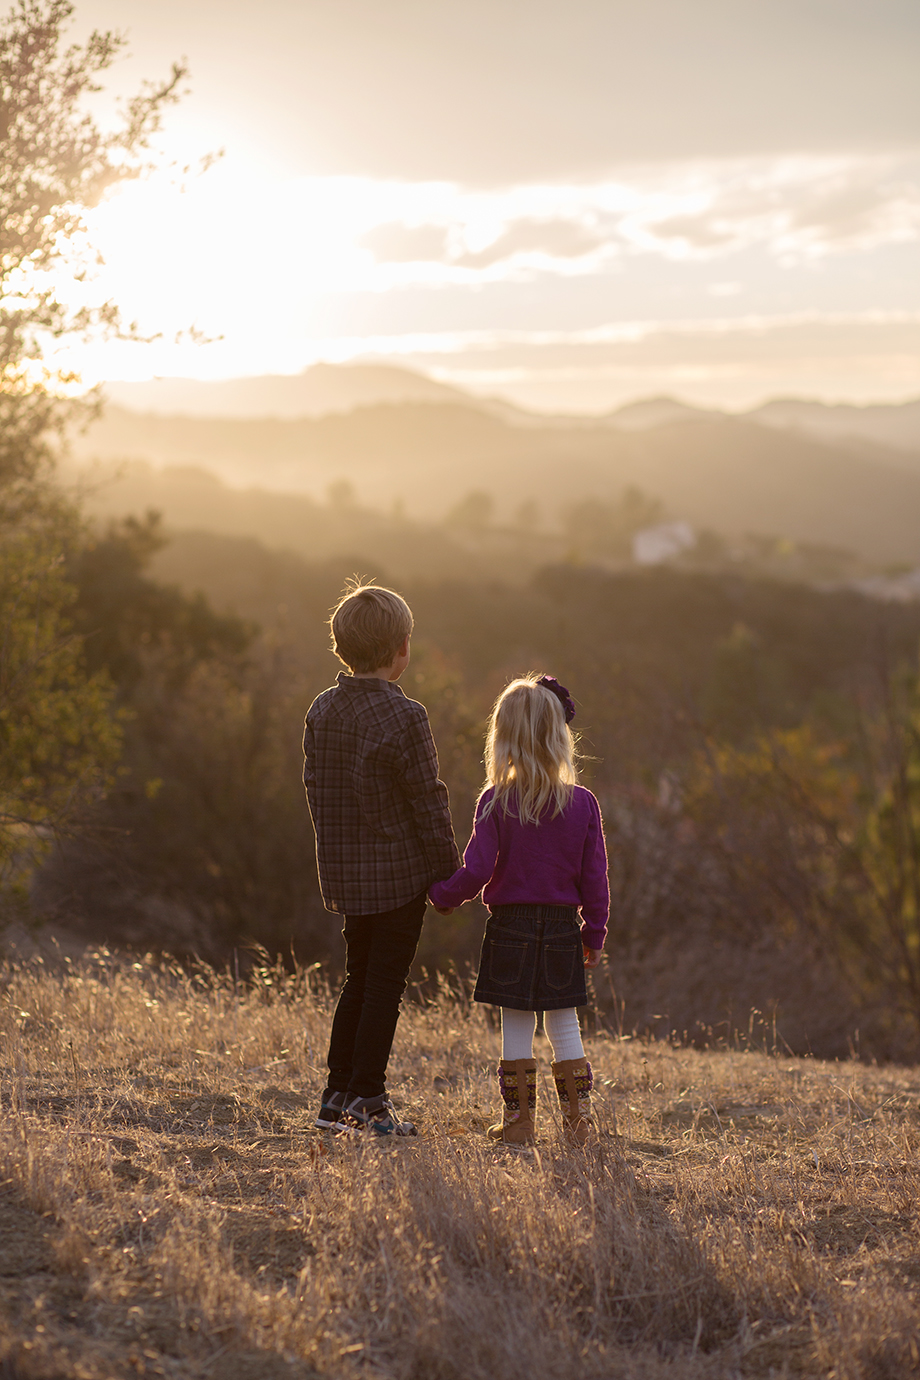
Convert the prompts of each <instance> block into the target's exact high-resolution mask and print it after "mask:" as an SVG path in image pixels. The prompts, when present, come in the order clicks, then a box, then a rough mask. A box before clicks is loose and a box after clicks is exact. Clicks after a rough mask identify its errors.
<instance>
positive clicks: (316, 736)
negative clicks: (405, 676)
mask: <svg viewBox="0 0 920 1380" xmlns="http://www.w3.org/2000/svg"><path fill="white" fill-rule="evenodd" d="M303 752H304V768H303V779H304V785H305V786H306V788H307V800H308V801H309V805H310V813H311V815H312V816H313V828H314V830H315V832H316V862H317V867H318V869H319V884H320V887H321V888H322V893H323V901H324V902H325V905H326V909H327V910H332V911H338V912H340V913H343V914H350V915H376V914H378V913H379V912H380V911H385V910H395V909H396V907H397V906H402V905H405V903H406V902H407V901H411V900H412V899H413V897H415V896H418V895H419V894H420V893H421V892H423V891H427V889H428V887H429V886H430V884H431V883H432V882H435V881H440V880H441V879H442V878H444V877H450V876H452V875H453V873H454V872H455V871H456V870H457V868H458V867H459V866H460V855H459V853H458V851H457V844H456V842H455V840H454V832H453V829H452V827H451V822H450V807H449V802H448V796H447V787H446V786H445V785H444V783H443V781H439V780H438V754H437V752H436V750H435V746H434V740H433V739H432V736H431V726H430V725H429V723H428V715H427V714H426V713H425V709H424V706H423V705H420V704H417V703H416V701H415V700H410V699H407V697H406V696H405V695H404V694H403V692H402V690H400V688H399V686H398V685H395V684H391V683H390V682H389V681H386V680H381V679H379V677H377V676H372V677H369V678H368V679H363V678H362V679H358V678H356V677H354V676H350V675H348V674H347V673H346V672H344V671H341V672H339V675H338V678H337V683H336V685H334V686H332V687H331V689H329V690H324V691H323V693H322V694H321V695H318V696H317V698H316V699H315V700H314V701H313V703H312V704H311V706H310V709H309V712H308V713H307V721H306V726H305V730H304V738H303Z"/></svg>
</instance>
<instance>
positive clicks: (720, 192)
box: [620, 155, 920, 258]
mask: <svg viewBox="0 0 920 1380" xmlns="http://www.w3.org/2000/svg"><path fill="white" fill-rule="evenodd" d="M707 181H708V182H709V186H708V187H707V185H706V183H707ZM684 183H685V185H684V187H683V189H682V188H681V185H680V184H681V176H680V173H679V171H678V172H677V176H676V178H675V182H674V187H673V195H674V197H675V199H677V200H681V199H684V200H685V201H686V202H687V203H689V209H685V210H683V211H681V212H679V213H678V214H667V213H664V214H663V213H662V212H661V211H660V210H659V209H657V208H656V207H655V206H654V205H652V206H651V207H650V208H649V209H648V210H646V211H642V210H640V211H639V212H638V213H635V214H633V215H631V216H629V217H626V218H625V219H624V221H623V223H622V224H621V226H620V230H621V233H623V234H624V236H625V238H626V239H627V240H628V241H629V242H630V243H631V245H632V247H633V248H634V249H635V250H643V249H644V250H646V251H649V250H650V251H653V252H654V251H655V250H656V249H657V250H658V251H659V252H663V253H666V254H671V255H677V256H685V255H696V256H698V257H702V258H712V257H714V256H716V255H719V254H725V253H727V252H732V251H737V250H741V249H746V248H750V247H752V246H758V245H759V246H761V247H763V248H764V249H766V250H767V252H768V253H770V254H771V255H773V256H775V257H777V256H784V257H788V255H790V254H793V255H797V254H798V255H807V256H811V257H814V256H816V255H822V254H831V253H835V252H845V251H852V250H872V249H876V248H879V247H880V246H882V245H885V244H891V243H896V242H903V241H906V240H912V239H918V238H920V157H918V156H917V155H905V156H902V157H901V158H895V157H859V158H856V157H854V158H850V159H825V160H821V159H813V158H800V159H780V160H774V161H772V162H769V161H767V162H753V163H748V164H746V165H745V164H741V165H735V166H734V167H733V166H731V165H729V166H727V167H724V168H723V169H721V171H720V170H718V169H716V168H713V169H710V170H709V173H708V174H707V173H706V172H700V173H696V174H694V173H693V172H692V171H690V172H688V173H685V175H684ZM694 184H695V185H694ZM694 203H695V204H694Z"/></svg>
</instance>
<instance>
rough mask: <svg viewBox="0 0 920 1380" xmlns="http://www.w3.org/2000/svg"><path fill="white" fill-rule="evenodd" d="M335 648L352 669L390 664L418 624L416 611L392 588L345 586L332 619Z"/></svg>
mask: <svg viewBox="0 0 920 1380" xmlns="http://www.w3.org/2000/svg"><path fill="white" fill-rule="evenodd" d="M329 626H330V628H331V629H332V650H333V651H334V652H335V654H336V656H337V657H338V659H339V661H341V662H342V664H343V665H344V666H347V667H348V669H349V670H350V671H364V672H368V671H377V670H379V669H380V667H381V666H389V665H390V663H391V662H392V661H393V659H394V657H395V656H396V653H397V652H398V651H399V649H400V647H401V646H402V644H403V642H404V641H405V639H406V638H407V637H408V636H409V634H410V633H411V631H412V628H413V626H414V619H413V617H412V610H411V609H410V608H409V605H408V604H407V603H406V601H405V599H401V598H400V596H399V595H398V594H396V593H395V592H394V591H393V590H392V589H383V588H381V586H380V585H362V584H359V583H354V584H352V585H351V587H349V586H347V585H346V587H345V593H344V594H343V595H342V597H341V599H340V600H339V602H338V604H337V605H336V607H335V608H334V609H333V611H332V616H331V618H330V619H329Z"/></svg>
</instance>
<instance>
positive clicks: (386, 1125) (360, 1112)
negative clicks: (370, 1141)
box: [344, 1093, 418, 1136]
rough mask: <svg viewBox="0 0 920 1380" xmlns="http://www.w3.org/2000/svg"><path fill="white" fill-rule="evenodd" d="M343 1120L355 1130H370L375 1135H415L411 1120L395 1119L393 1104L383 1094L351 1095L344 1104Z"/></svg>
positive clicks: (416, 1131)
mask: <svg viewBox="0 0 920 1380" xmlns="http://www.w3.org/2000/svg"><path fill="white" fill-rule="evenodd" d="M344 1115H345V1121H346V1123H347V1124H348V1125H349V1126H351V1127H352V1128H353V1129H354V1130H356V1131H362V1130H368V1131H372V1132H373V1134H374V1135H375V1136H417V1135H418V1130H417V1129H416V1127H415V1125H414V1124H413V1123H412V1122H411V1121H397V1120H396V1116H395V1114H394V1111H393V1104H392V1103H391V1102H390V1100H389V1098H387V1097H386V1095H385V1094H383V1093H381V1094H380V1095H379V1096H378V1097H353V1098H352V1099H351V1101H350V1102H346V1104H345V1113H344Z"/></svg>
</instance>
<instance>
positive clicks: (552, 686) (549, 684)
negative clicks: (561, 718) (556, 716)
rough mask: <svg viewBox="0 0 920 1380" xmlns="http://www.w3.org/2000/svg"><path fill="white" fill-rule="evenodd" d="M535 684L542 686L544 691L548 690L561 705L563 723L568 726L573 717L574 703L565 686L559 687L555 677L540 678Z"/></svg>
mask: <svg viewBox="0 0 920 1380" xmlns="http://www.w3.org/2000/svg"><path fill="white" fill-rule="evenodd" d="M537 684H538V685H542V686H543V688H544V690H549V691H550V692H551V693H552V694H553V695H555V696H556V699H557V700H558V701H559V703H560V704H561V705H562V712H563V714H564V715H565V721H566V723H567V724H570V723H571V722H572V720H573V719H574V717H575V701H574V700H573V699H572V696H571V695H570V694H569V692H568V690H566V688H565V686H564V685H560V684H559V682H558V680H557V679H556V677H555V676H541V677H540V679H539V680H538V681H537Z"/></svg>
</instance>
